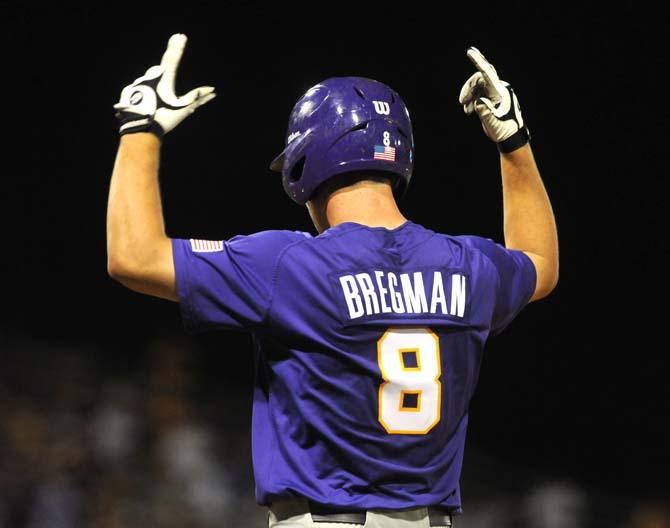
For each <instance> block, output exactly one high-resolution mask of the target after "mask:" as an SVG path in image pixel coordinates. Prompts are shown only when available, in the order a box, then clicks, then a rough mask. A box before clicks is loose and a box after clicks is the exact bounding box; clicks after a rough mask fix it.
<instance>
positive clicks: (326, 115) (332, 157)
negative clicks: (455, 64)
mask: <svg viewBox="0 0 670 528" xmlns="http://www.w3.org/2000/svg"><path fill="white" fill-rule="evenodd" d="M413 151H414V138H413V137H412V124H411V122H410V119H409V112H408V111H407V107H406V106H405V103H403V101H402V99H400V96H399V95H398V94H397V93H396V92H395V91H394V90H392V89H391V88H389V87H388V86H386V85H385V84H382V83H380V82H378V81H375V80H372V79H366V78H364V77H333V78H331V79H327V80H325V81H323V82H321V83H319V84H317V85H316V86H313V87H312V88H310V89H309V90H307V93H305V95H303V96H302V97H301V98H300V100H299V101H298V102H297V103H296V104H295V106H294V107H293V111H292V112H291V116H290V118H289V123H288V131H287V133H286V148H285V149H284V151H283V152H282V153H281V154H280V155H279V156H277V158H275V160H274V161H273V162H272V164H271V165H270V168H271V169H272V170H274V171H278V172H281V173H282V181H283V184H284V190H285V191H286V192H287V194H288V195H289V196H290V197H291V198H292V199H293V200H294V201H295V202H297V203H299V204H300V205H304V204H305V202H307V200H309V199H310V196H311V195H312V193H313V192H314V191H315V190H316V188H317V187H318V186H319V185H320V184H321V183H323V182H324V181H326V180H328V179H329V178H331V177H332V176H335V175H337V174H342V173H345V172H351V171H386V172H391V173H394V174H396V175H398V176H399V177H398V178H395V180H396V182H397V186H396V188H395V189H394V191H395V192H396V194H397V195H402V193H403V192H404V190H405V189H406V187H407V185H408V184H409V180H410V178H411V177H412V168H413V164H414V152H413Z"/></svg>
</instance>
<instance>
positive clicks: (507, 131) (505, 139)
mask: <svg viewBox="0 0 670 528" xmlns="http://www.w3.org/2000/svg"><path fill="white" fill-rule="evenodd" d="M467 55H468V58H469V59H470V60H471V61H472V63H473V64H474V65H475V67H476V68H477V70H478V71H477V73H475V74H473V75H472V76H471V77H470V78H469V79H468V80H467V81H465V84H464V85H463V88H461V94H460V96H459V98H458V100H459V102H460V103H461V104H462V105H463V110H465V113H466V114H468V115H470V114H472V113H473V112H476V113H477V115H478V116H479V119H480V121H481V122H482V127H483V128H484V132H486V135H487V136H488V137H489V138H490V139H492V140H493V141H495V142H496V143H497V144H498V149H499V150H500V152H512V151H513V150H516V149H518V148H520V147H522V146H524V145H525V144H526V143H528V141H529V140H530V131H529V130H528V127H527V126H526V125H525V123H524V121H523V117H522V116H521V108H520V107H519V101H518V100H517V98H516V94H515V93H514V90H513V89H512V87H511V86H510V85H509V83H506V82H505V81H501V80H500V79H499V78H498V73H497V72H496V69H495V68H494V67H493V65H492V64H491V63H490V62H489V61H487V60H486V58H485V57H484V55H482V54H481V53H480V51H479V50H478V49H477V48H474V47H470V48H468V52H467Z"/></svg>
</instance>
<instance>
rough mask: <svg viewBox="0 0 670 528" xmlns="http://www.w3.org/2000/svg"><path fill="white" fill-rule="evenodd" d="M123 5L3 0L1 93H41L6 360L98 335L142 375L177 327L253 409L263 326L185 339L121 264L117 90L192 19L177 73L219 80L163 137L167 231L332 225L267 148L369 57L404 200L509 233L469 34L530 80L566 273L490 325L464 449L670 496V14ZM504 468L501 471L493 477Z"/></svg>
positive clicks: (211, 380)
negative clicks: (469, 93) (386, 100)
mask: <svg viewBox="0 0 670 528" xmlns="http://www.w3.org/2000/svg"><path fill="white" fill-rule="evenodd" d="M507 7H508V9H511V8H510V7H509V6H507ZM127 9H130V6H128V5H126V6H125V7H123V8H121V7H119V11H116V12H114V13H103V12H101V11H99V10H96V9H87V10H84V11H77V12H69V13H68V12H67V11H55V10H54V11H51V12H44V11H40V10H33V9H25V10H19V9H14V10H9V9H5V10H3V15H4V17H3V22H2V24H3V26H4V32H3V35H4V36H3V39H7V40H6V42H5V49H6V52H7V53H8V55H9V56H8V57H7V59H6V64H5V66H4V86H5V89H7V88H11V90H10V91H12V92H13V93H14V95H16V92H17V90H20V89H21V86H22V85H24V86H25V90H26V92H25V93H28V94H31V96H32V95H34V99H31V100H29V101H25V100H23V101H21V103H20V104H19V103H18V102H17V103H16V105H15V104H14V103H13V102H11V101H12V100H15V99H9V101H10V102H9V103H7V102H6V103H5V104H7V105H8V106H9V108H7V109H6V114H5V115H6V117H7V119H11V122H12V123H16V124H18V127H19V131H18V132H17V131H16V130H15V129H14V127H13V126H12V128H13V130H12V132H13V136H14V137H15V138H16V137H17V136H18V138H19V142H18V144H16V146H14V145H15V144H14V143H13V141H12V140H11V139H9V141H7V140H5V141H4V147H5V149H4V150H5V158H6V159H10V160H12V163H10V164H6V165H5V169H6V171H5V174H4V178H3V180H4V191H3V195H4V196H3V202H4V203H3V205H2V209H3V216H6V221H5V231H6V232H7V231H8V232H9V242H7V243H6V244H5V254H4V258H3V259H2V266H3V270H2V273H3V276H4V278H5V279H4V290H5V294H4V298H5V303H4V310H3V318H2V326H1V333H0V347H2V348H0V350H3V351H2V352H0V353H1V354H2V356H3V360H2V363H0V370H2V368H3V367H2V364H3V363H4V364H5V365H8V367H7V370H6V372H11V371H12V368H13V367H12V364H13V363H16V362H26V363H31V364H32V366H33V367H34V368H36V369H38V368H39V361H40V358H42V357H43V355H40V354H36V355H35V356H34V360H33V359H31V358H32V356H30V352H25V351H23V348H22V346H23V345H25V346H26V347H28V346H29V345H28V344H30V343H32V344H35V346H36V347H39V348H40V349H41V348H43V347H45V346H53V347H54V349H55V350H56V351H57V350H60V349H63V348H67V347H74V348H77V347H85V348H87V349H91V350H95V354H94V355H93V356H92V357H89V358H88V359H89V361H93V362H94V363H95V364H96V365H97V366H98V368H99V369H100V370H102V371H104V372H109V373H113V375H114V376H116V377H117V378H123V377H124V376H127V377H133V376H137V372H145V370H146V356H147V353H146V350H147V347H148V346H149V345H150V343H152V342H153V341H154V340H155V339H156V338H157V336H159V337H160V338H161V339H168V340H170V339H173V337H174V339H177V340H179V342H183V341H184V340H186V342H187V343H188V346H189V347H192V348H193V350H194V352H193V358H192V365H193V368H194V369H195V371H196V372H197V375H196V378H197V380H198V381H197V383H198V385H199V389H198V391H199V392H198V394H204V395H205V397H208V396H207V395H208V394H210V395H211V394H215V395H216V397H217V398H221V401H220V403H216V405H221V406H222V407H224V408H225V406H226V398H228V397H230V396H231V395H237V396H239V397H242V398H246V402H247V403H248V405H247V404H243V405H241V406H240V407H241V408H240V410H239V412H240V413H241V414H242V415H243V416H242V420H243V423H248V416H247V414H250V411H251V409H250V401H251V400H250V399H251V383H252V360H251V357H252V356H251V344H250V338H249V337H248V336H247V335H245V334H236V333H217V334H211V335H203V336H195V337H184V336H183V330H182V326H181V321H180V317H179V312H178V306H177V305H176V304H172V303H169V302H166V301H161V300H156V299H152V298H149V297H144V296H141V295H138V294H135V293H133V292H130V291H129V290H125V289H124V288H123V287H121V286H120V285H118V284H116V283H115V282H113V281H112V280H111V279H110V278H108V276H107V274H106V254H105V212H106V200H107V190H108V184H109V177H110V174H111V170H112V165H113V161H114V156H115V151H116V146H117V142H118V138H117V125H116V122H115V119H114V116H113V110H112V105H113V104H114V103H115V102H116V101H117V100H118V96H119V93H120V90H121V89H122V88H123V87H124V86H125V85H126V84H128V83H129V82H131V81H132V80H133V79H135V78H136V77H138V76H139V75H141V74H142V73H143V72H144V71H145V69H146V68H147V67H149V66H150V65H152V64H156V63H158V61H159V60H160V57H161V54H162V52H163V50H164V47H165V44H166V42H167V39H168V37H169V36H170V35H171V34H172V33H174V32H183V33H186V34H187V35H188V37H189V43H188V46H187V48H186V52H185V55H184V58H183V60H182V64H181V67H180V70H179V74H178V76H177V92H178V93H184V92H186V91H187V90H189V89H191V88H192V87H196V86H199V85H204V84H209V85H213V86H215V87H216V89H217V93H218V97H217V98H216V99H215V100H214V101H213V102H211V103H209V104H208V105H206V106H205V107H203V108H201V109H200V110H198V111H197V112H196V113H195V114H194V115H193V116H191V117H190V118H188V119H187V120H186V121H185V122H184V123H182V124H181V125H180V126H179V127H178V128H176V129H175V130H174V131H173V132H171V133H170V134H169V135H168V136H167V137H166V139H165V141H164V145H163V149H162V161H161V164H162V165H161V189H162V195H163V208H164V215H165V220H166V226H167V232H168V234H169V235H170V236H173V237H185V238H188V237H197V238H214V239H221V238H228V237H231V236H233V235H235V234H247V233H252V232H255V231H260V230H264V229H272V228H290V229H297V230H306V231H312V232H313V231H314V230H313V227H312V225H311V223H310V220H309V217H308V215H307V212H306V210H303V209H301V208H300V207H298V206H297V205H295V204H294V203H293V202H292V201H291V200H290V199H289V198H288V197H287V196H286V195H285V194H284V192H283V189H282V187H281V181H280V178H279V177H277V175H275V174H274V173H271V172H270V171H269V170H268V168H267V166H268V164H269V161H270V160H271V159H272V158H273V157H274V156H275V154H276V153H278V152H279V151H280V150H281V149H282V145H283V141H284V131H285V127H286V122H287V118H288V114H289V111H290V109H291V107H292V105H293V104H294V103H295V101H296V100H297V99H298V97H299V96H300V95H301V94H302V93H303V92H304V91H305V90H306V89H307V88H309V87H310V86H311V85H313V84H315V83H316V82H318V81H320V80H322V79H324V78H327V77H330V76H337V75H363V76H367V77H372V78H376V79H378V80H381V81H383V82H385V83H387V84H389V85H390V86H392V87H394V88H395V89H396V90H397V91H398V92H399V93H400V94H401V96H402V97H403V99H404V101H405V103H406V104H407V106H408V107H409V110H410V114H411V117H412V122H413V127H414V137H415V142H416V165H415V171H414V177H413V180H412V183H411V185H410V189H409V192H408V194H407V195H406V197H405V199H404V201H403V202H402V204H401V208H402V209H403V211H404V213H405V215H406V216H407V217H409V218H410V219H412V220H413V221H415V222H418V223H421V224H424V225H426V226H427V227H430V228H433V229H435V230H439V231H443V232H447V233H452V234H466V233H467V234H479V235H483V236H487V237H491V238H494V239H495V240H498V241H502V240H503V238H502V202H501V189H500V177H499V167H498V155H497V151H496V149H495V147H494V146H493V144H491V143H490V142H489V140H488V139H487V138H486V137H485V135H484V134H483V132H482V130H481V127H480V124H479V121H478V120H477V119H475V118H468V117H466V116H465V115H464V114H463V111H462V109H461V107H460V105H459V104H458V93H459V90H460V88H461V85H462V83H463V82H464V81H465V80H466V79H467V77H468V76H469V75H471V73H472V72H473V71H474V70H473V67H472V65H471V64H470V62H469V61H468V60H467V58H466V56H465V50H466V49H467V47H468V46H469V45H475V46H477V47H478V48H479V49H480V50H481V51H482V52H483V53H484V54H485V55H486V57H487V58H488V59H489V60H490V61H491V62H492V63H493V64H494V65H495V66H496V68H497V70H498V73H499V75H500V77H501V78H502V79H504V80H507V81H509V82H510V83H511V84H512V85H513V86H514V87H515V90H516V92H517V94H518V96H519V100H520V103H521V108H522V111H523V113H524V117H525V119H526V121H527V122H528V124H529V127H530V130H531V133H532V146H533V150H534V154H535V157H536V160H537V162H538V165H539V168H540V171H541V173H542V176H543V179H544V182H545V186H546V187H547V190H548V193H549V196H550V198H551V200H552V204H553V207H554V211H555V215H556V219H557V223H558V229H559V242H560V256H561V276H560V281H559V285H558V287H557V289H556V290H555V291H554V292H553V293H552V295H551V296H550V297H549V298H547V299H545V300H542V301H540V302H537V303H533V304H531V305H530V306H528V307H527V308H526V309H525V310H524V311H523V312H522V314H521V315H520V317H519V318H518V319H517V320H516V321H515V322H514V323H513V324H512V325H511V326H510V327H509V329H508V330H507V331H506V332H504V333H503V334H502V335H501V336H499V337H497V338H494V339H492V340H491V341H490V342H489V344H488V351H487V354H486V358H485V361H484V364H483V368H482V372H481V376H480V381H479V385H478V389H477V393H476V395H475V397H474V400H473V402H472V406H471V416H470V428H469V434H468V449H469V450H476V451H477V452H478V453H481V454H482V455H483V456H486V457H490V458H491V459H494V460H497V461H499V462H500V463H502V464H505V465H506V467H516V468H519V470H520V471H528V472H533V473H537V474H542V475H549V476H553V477H555V478H564V479H568V480H570V481H572V482H577V483H579V484H580V485H583V486H585V487H586V488H587V489H589V490H592V491H593V493H596V494H602V495H604V496H607V497H611V498H612V499H611V500H612V501H613V502H614V501H616V502H617V503H619V502H620V503H624V504H625V503H626V502H627V501H634V500H642V499H654V498H657V499H665V498H667V497H668V496H670V479H669V478H668V465H669V464H668V461H669V460H670V457H669V456H668V446H669V445H670V420H669V419H668V410H669V409H668V408H669V406H670V405H669V401H670V398H669V393H668V389H667V380H668V369H667V365H668V359H667V356H666V355H665V354H664V353H663V351H664V350H667V347H664V346H663V345H662V344H657V343H654V339H655V337H654V334H655V333H658V334H659V335H660V334H661V333H664V332H663V329H664V326H663V322H661V321H659V320H655V319H653V318H651V319H650V318H649V316H648V315H645V314H647V313H648V311H649V310H650V307H649V306H648V302H651V300H652V298H655V297H657V296H658V297H660V298H661V300H662V299H663V296H662V295H661V293H660V288H657V287H656V286H654V285H653V284H648V283H647V280H648V279H650V278H651V276H652V266H651V265H650V264H649V263H650V262H651V261H652V259H656V258H657V255H658V253H659V252H660V251H661V246H662V241H661V239H660V237H659V236H658V235H656V234H655V233H654V232H653V226H654V225H659V224H656V222H657V221H658V220H659V218H657V215H658V216H660V215H659V213H658V212H657V211H661V210H662V207H661V203H662V202H661V199H662V198H661V197H660V195H661V193H660V190H661V185H662V183H661V179H662V173H663V171H665V172H666V173H667V169H665V168H664V167H663V166H662V165H657V164H658V163H659V162H657V161H656V159H655V158H656V156H655V155H654V154H653V153H652V152H653V151H652V150H651V149H650V145H651V143H649V142H648V141H647V139H648V138H653V137H659V138H660V137H663V134H664V128H663V125H664V120H663V119H661V118H660V116H657V115H656V114H655V111H656V110H661V108H660V106H662V105H656V104H655V103H654V101H653V97H652V96H651V94H650V93H649V91H648V90H649V89H650V85H653V84H654V82H655V81H654V76H655V75H657V72H656V69H655V67H654V65H655V63H654V61H653V60H652V59H651V58H650V57H648V56H646V55H645V54H644V53H640V54H639V55H638V52H639V51H640V50H644V49H645V47H647V46H650V45H651V41H650V39H651V38H652V33H654V32H653V31H651V30H650V29H649V28H648V27H647V26H646V24H645V23H644V22H641V21H638V19H637V17H636V14H637V13H636V10H635V9H633V8H632V7H631V8H625V7H622V8H620V10H619V11H615V12H609V13H608V15H606V17H605V18H604V16H597V17H596V16H593V17H589V16H588V15H586V14H584V13H581V15H582V16H581V17H574V16H573V15H572V14H570V15H568V14H559V13H558V11H557V10H556V9H546V10H544V9H542V8H534V9H530V10H529V9H523V10H520V12H519V13H518V14H517V15H515V16H512V15H514V13H507V15H508V18H505V19H504V20H503V19H502V18H500V19H496V18H495V17H493V16H480V15H482V13H477V12H476V11H477V10H476V9H475V8H472V12H470V13H467V12H464V13H458V14H456V13H453V14H452V15H451V16H450V17H449V19H448V20H447V21H445V22H444V23H440V21H439V20H432V22H431V21H430V19H431V18H433V19H434V18H435V17H436V15H435V14H433V17H430V16H428V15H426V16H425V17H424V19H423V20H424V21H423V22H421V20H417V21H410V19H409V18H408V20H407V24H408V25H409V26H411V27H410V28H409V29H404V30H403V29H402V28H399V27H398V25H397V24H400V23H401V21H400V20H398V19H400V18H402V15H400V14H399V13H398V12H397V11H396V12H395V13H394V14H393V15H392V16H393V18H394V20H395V21H394V23H393V27H389V26H386V27H384V25H383V24H380V23H379V18H380V17H381V18H382V19H383V18H384V16H383V12H376V14H372V15H369V17H363V18H362V19H360V18H357V17H358V16H360V17H362V16H363V15H362V14H358V15H353V14H351V15H348V16H347V17H342V18H341V19H339V21H337V20H335V19H334V16H333V17H331V19H329V20H331V21H330V22H319V23H318V24H317V23H316V22H315V21H313V22H312V23H309V22H303V21H300V22H298V20H297V19H293V18H291V17H289V16H286V19H281V20H279V19H278V20H277V21H275V23H273V24H268V25H267V26H263V27H261V26H260V25H257V20H256V19H255V15H253V14H251V13H250V14H247V15H244V16H242V15H239V16H238V15H235V16H233V15H232V14H230V15H228V16H225V17H223V18H221V17H218V16H213V15H212V16H207V15H206V14H201V15H197V14H196V12H195V11H194V12H193V13H186V14H183V16H161V15H160V14H157V13H153V14H152V15H151V16H150V17H147V18H143V16H144V15H139V14H137V17H138V20H142V23H129V22H127V21H125V18H124V12H125V11H126V10H127ZM259 9H260V8H259ZM313 9H314V10H315V12H314V13H312V16H313V17H320V20H321V19H323V18H327V17H328V16H329V15H328V11H327V10H326V8H325V7H324V8H323V12H320V10H321V8H320V7H318V6H313ZM128 16H130V15H128ZM133 16H135V14H133ZM389 16H391V15H389ZM291 24H295V26H296V27H297V28H299V30H298V29H296V30H294V31H292V30H291V29H290V28H291ZM624 27H625V32H621V31H618V29H621V28H624ZM617 28H618V29H617ZM666 30H667V27H666ZM410 33H411V35H410ZM641 79H642V81H641ZM6 101H7V100H6ZM26 104H29V105H31V108H29V109H26V108H25V105H26ZM22 105H24V106H22ZM10 116H11V117H10ZM6 124H7V122H6ZM24 127H25V128H24ZM643 145H644V146H645V147H644V149H643V148H642V146H643ZM23 149H25V154H24V150H23ZM10 168H11V169H10ZM650 226H652V228H651V229H650ZM657 290H658V293H657V294H656V295H654V293H653V292H655V291H657ZM660 317H661V316H658V318H659V319H660ZM3 343H4V345H3ZM56 353H57V352H54V354H56ZM49 361H50V362H49V365H51V364H52V363H53V362H54V359H53V357H50V360H49ZM35 362H37V363H35ZM0 382H2V383H7V384H10V385H11V383H12V382H11V380H8V379H7V377H0ZM27 384H28V385H29V384H30V383H29V382H27ZM26 390H30V389H29V388H26ZM207 391H210V392H207ZM1 395H2V393H0V396H1ZM210 405H213V404H212V403H211V401H210ZM245 420H246V422H245ZM231 434H234V433H231ZM245 456H246V455H245ZM468 460H469V458H468V451H466V457H465V467H464V474H466V475H467V474H468V471H474V468H472V467H469V466H468ZM489 484H490V485H491V486H492V487H494V488H495V479H493V481H492V482H490V483H489ZM467 494H468V490H467V489H465V490H464V500H465V501H466V504H467V498H468V495H467Z"/></svg>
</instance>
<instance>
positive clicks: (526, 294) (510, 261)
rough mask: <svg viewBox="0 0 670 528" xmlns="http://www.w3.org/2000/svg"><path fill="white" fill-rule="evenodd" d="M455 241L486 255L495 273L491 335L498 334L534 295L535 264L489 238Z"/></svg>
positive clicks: (462, 237) (464, 238) (525, 256)
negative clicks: (495, 284)
mask: <svg viewBox="0 0 670 528" xmlns="http://www.w3.org/2000/svg"><path fill="white" fill-rule="evenodd" d="M458 238H460V239H461V240H464V241H465V242H466V244H467V245H468V246H470V247H474V248H476V249H478V250H479V251H481V252H482V253H483V254H484V255H486V257H488V259H489V260H490V261H491V263H492V264H493V267H494V268H495V269H496V271H497V273H498V278H499V279H498V284H497V289H496V294H495V308H494V311H493V319H492V321H491V334H492V335H496V334H499V333H500V332H502V331H503V330H504V329H505V328H506V327H507V325H509V324H510V323H511V322H512V320H513V319H514V318H515V317H516V316H517V315H518V314H519V312H520V311H521V310H522V308H523V307H524V306H526V304H528V301H529V300H530V298H531V297H532V296H533V293H534V292H535V283H536V280H537V279H536V271H535V264H533V261H532V260H530V257H528V255H526V254H525V253H524V252H523V251H519V250H514V249H507V248H505V247H504V246H503V245H501V244H498V243H496V242H494V241H493V240H491V239H490V238H483V237H479V236H461V237H458Z"/></svg>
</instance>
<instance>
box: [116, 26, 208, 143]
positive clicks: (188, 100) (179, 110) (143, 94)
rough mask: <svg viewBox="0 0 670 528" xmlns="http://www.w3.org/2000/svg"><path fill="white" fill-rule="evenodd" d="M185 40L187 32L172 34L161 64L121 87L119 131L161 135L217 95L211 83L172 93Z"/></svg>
mask: <svg viewBox="0 0 670 528" xmlns="http://www.w3.org/2000/svg"><path fill="white" fill-rule="evenodd" d="M186 40H187V38H186V35H182V34H180V33H177V34H174V35H172V36H171V37H170V40H169V42H168V45H167V49H166V50H165V53H164V54H163V59H162V60H161V63H160V64H159V65H157V66H152V67H151V68H149V69H148V70H147V71H146V73H145V74H144V75H143V76H142V77H139V78H137V79H135V81H134V82H133V83H132V84H129V85H128V86H126V87H125V88H124V89H123V91H122V92H121V98H120V100H119V102H118V103H116V104H115V105H114V108H115V109H116V117H117V118H118V120H119V123H120V125H121V127H120V128H119V134H122V135H123V134H129V133H132V132H153V133H154V134H156V135H157V136H158V137H161V136H163V135H164V134H167V133H168V132H169V131H170V130H172V129H173V128H174V127H176V126H177V125H178V124H179V123H181V122H182V121H183V120H184V119H186V117H188V116H189V115H190V114H192V113H193V112H194V111H195V109H196V108H198V107H199V106H202V105H204V104H205V103H206V102H208V101H211V100H212V99H214V97H216V94H215V93H214V88H213V87H212V86H201V87H200V88H195V89H193V90H191V91H190V92H188V93H187V94H185V95H182V96H181V97H177V95H175V93H174V80H175V76H176V74H177V68H178V67H179V61H180V60H181V56H182V54H183V53H184V47H185V46H186Z"/></svg>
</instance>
